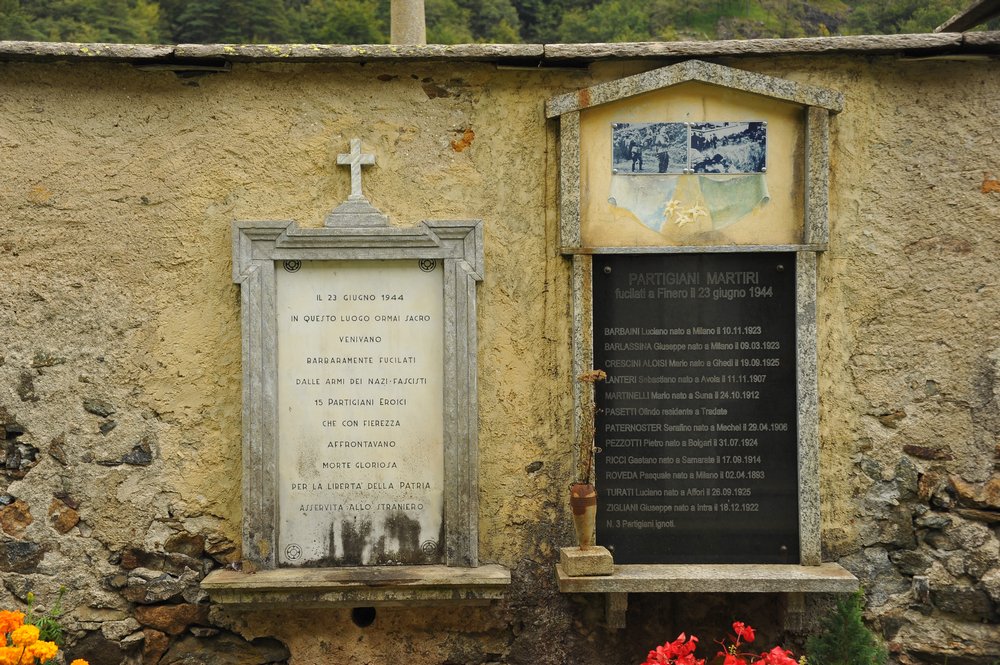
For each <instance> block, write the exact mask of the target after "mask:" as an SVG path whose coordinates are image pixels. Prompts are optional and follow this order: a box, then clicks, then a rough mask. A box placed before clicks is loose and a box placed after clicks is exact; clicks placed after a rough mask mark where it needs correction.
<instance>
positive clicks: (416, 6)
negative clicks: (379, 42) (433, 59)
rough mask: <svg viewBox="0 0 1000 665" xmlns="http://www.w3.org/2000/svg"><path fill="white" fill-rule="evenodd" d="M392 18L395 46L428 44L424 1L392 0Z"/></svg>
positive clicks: (392, 36)
mask: <svg viewBox="0 0 1000 665" xmlns="http://www.w3.org/2000/svg"><path fill="white" fill-rule="evenodd" d="M390 18H391V21H392V24H391V29H390V32H391V35H390V40H391V42H392V43H393V44H426V43H427V25H426V21H425V19H424V0H392V7H391V16H390Z"/></svg>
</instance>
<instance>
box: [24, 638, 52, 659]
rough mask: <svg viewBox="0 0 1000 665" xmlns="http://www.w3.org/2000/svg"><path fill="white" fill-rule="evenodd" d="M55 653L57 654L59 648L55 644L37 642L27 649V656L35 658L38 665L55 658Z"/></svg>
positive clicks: (42, 641)
mask: <svg viewBox="0 0 1000 665" xmlns="http://www.w3.org/2000/svg"><path fill="white" fill-rule="evenodd" d="M57 653H59V647H58V646H56V643H55V642H45V641H44V640H39V641H38V642H35V643H34V644H32V645H31V646H30V647H28V654H29V655H30V656H33V657H35V658H37V659H38V662H39V663H44V662H46V661H48V660H51V659H53V658H55V657H56V654H57Z"/></svg>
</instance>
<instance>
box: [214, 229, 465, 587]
mask: <svg viewBox="0 0 1000 665" xmlns="http://www.w3.org/2000/svg"><path fill="white" fill-rule="evenodd" d="M387 259H438V260H440V261H442V262H443V264H444V414H443V416H444V465H445V468H444V474H445V485H446V486H445V494H444V532H445V537H444V561H445V563H446V564H447V565H448V566H460V567H476V566H478V565H479V555H478V543H479V537H478V521H479V501H478V497H479V480H478V467H479V456H478V439H479V433H478V422H479V415H478V414H479V412H478V400H477V390H476V346H477V345H476V339H477V338H476V283H477V282H480V281H482V279H483V229H482V222H481V221H479V220H472V221H425V222H422V223H421V224H419V225H417V226H416V227H413V228H395V227H389V226H385V227H369V228H300V227H299V226H298V225H297V224H296V223H295V222H290V221H261V222H243V221H240V222H235V223H234V224H233V281H234V282H235V283H237V284H239V285H240V295H241V306H242V333H243V334H242V336H243V557H244V559H246V560H248V561H249V562H251V563H252V564H254V565H255V566H257V567H258V568H260V569H263V570H266V569H274V568H276V567H277V556H276V551H275V550H276V543H277V540H276V535H277V534H276V529H277V492H278V490H277V472H276V462H277V454H278V449H279V446H278V444H279V442H278V440H277V432H278V428H277V418H278V414H277V340H276V325H277V321H276V315H275V305H276V303H275V266H276V265H277V264H278V263H279V262H283V261H323V260H349V261H366V260H387Z"/></svg>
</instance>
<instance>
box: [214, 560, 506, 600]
mask: <svg viewBox="0 0 1000 665" xmlns="http://www.w3.org/2000/svg"><path fill="white" fill-rule="evenodd" d="M509 586H510V570H508V569H507V568H504V567H503V566H498V565H485V566H479V567H476V568H458V567H449V566H379V567H373V566H371V567H350V568H278V569H275V570H262V571H259V572H256V573H244V572H240V571H236V570H229V569H225V570H214V571H212V572H211V573H209V574H208V576H206V577H205V579H204V580H202V582H201V588H202V589H204V590H205V591H207V592H208V594H209V597H210V598H211V600H212V602H213V603H218V604H220V605H225V606H231V607H233V608H234V609H247V610H253V609H259V608H267V607H287V606H289V605H295V606H297V607H369V606H372V607H374V606H411V605H442V604H452V603H464V604H488V603H489V602H490V601H493V600H499V599H501V598H503V596H504V594H505V593H506V591H507V588H508V587H509Z"/></svg>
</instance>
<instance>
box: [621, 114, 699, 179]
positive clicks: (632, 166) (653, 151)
mask: <svg viewBox="0 0 1000 665" xmlns="http://www.w3.org/2000/svg"><path fill="white" fill-rule="evenodd" d="M611 152H612V155H611V162H612V168H613V169H614V171H615V173H619V174H630V173H636V174H638V173H675V174H676V173H683V172H684V170H685V169H686V168H688V129H687V125H685V124H684V123H683V122H616V123H613V124H612V125H611Z"/></svg>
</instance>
